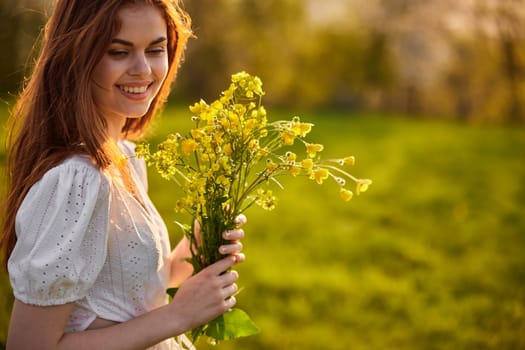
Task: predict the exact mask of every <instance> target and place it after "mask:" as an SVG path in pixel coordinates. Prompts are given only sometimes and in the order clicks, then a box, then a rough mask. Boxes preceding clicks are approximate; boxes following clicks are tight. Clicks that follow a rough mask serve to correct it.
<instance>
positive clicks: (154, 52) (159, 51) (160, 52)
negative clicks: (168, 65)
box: [146, 47, 166, 56]
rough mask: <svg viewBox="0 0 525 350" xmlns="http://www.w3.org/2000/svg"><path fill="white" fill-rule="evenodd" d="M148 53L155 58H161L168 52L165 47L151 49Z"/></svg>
mask: <svg viewBox="0 0 525 350" xmlns="http://www.w3.org/2000/svg"><path fill="white" fill-rule="evenodd" d="M146 52H147V53H148V54H150V55H153V56H161V55H163V54H164V52H166V49H165V48H164V47H155V48H152V49H149V50H148V51H146Z"/></svg>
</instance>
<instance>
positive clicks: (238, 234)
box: [222, 228, 244, 241]
mask: <svg viewBox="0 0 525 350" xmlns="http://www.w3.org/2000/svg"><path fill="white" fill-rule="evenodd" d="M222 238H224V239H226V240H228V241H238V240H240V239H243V238H244V230H243V229H240V228H238V229H234V230H228V231H224V232H223V233H222Z"/></svg>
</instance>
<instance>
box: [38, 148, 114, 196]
mask: <svg viewBox="0 0 525 350" xmlns="http://www.w3.org/2000/svg"><path fill="white" fill-rule="evenodd" d="M50 182H53V183H57V182H60V183H63V184H65V183H71V184H72V183H78V184H79V185H80V184H81V185H82V186H90V184H91V186H93V187H97V188H98V190H100V189H102V188H104V187H105V188H108V186H109V183H110V181H109V178H108V176H107V174H106V173H105V172H104V171H102V170H101V169H100V168H99V167H98V166H97V165H96V164H94V162H93V161H92V160H91V159H90V158H89V157H88V156H84V155H73V156H69V157H67V158H66V159H64V160H62V161H61V162H60V163H58V164H57V165H55V166H54V167H52V168H51V169H49V170H48V171H47V172H46V173H45V174H44V175H43V177H42V179H40V181H38V182H37V183H36V184H35V185H38V184H39V183H42V184H49V183H50Z"/></svg>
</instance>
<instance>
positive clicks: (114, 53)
mask: <svg viewBox="0 0 525 350" xmlns="http://www.w3.org/2000/svg"><path fill="white" fill-rule="evenodd" d="M127 54H128V52H127V51H124V50H109V51H108V55H110V56H112V57H124V56H126V55H127Z"/></svg>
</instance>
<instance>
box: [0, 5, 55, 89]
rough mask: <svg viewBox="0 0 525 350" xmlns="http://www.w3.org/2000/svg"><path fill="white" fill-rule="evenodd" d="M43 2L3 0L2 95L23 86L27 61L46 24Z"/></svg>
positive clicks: (0, 27)
mask: <svg viewBox="0 0 525 350" xmlns="http://www.w3.org/2000/svg"><path fill="white" fill-rule="evenodd" d="M44 6H45V4H44V2H43V1H37V0H0V93H3V94H6V93H10V94H15V93H16V92H17V91H18V90H19V89H20V87H21V83H22V81H23V77H24V72H25V67H26V62H30V60H29V59H28V57H29V56H30V53H31V48H32V47H33V42H34V40H35V38H36V37H37V36H38V33H39V31H40V28H41V27H42V25H43V22H44V15H43V8H44Z"/></svg>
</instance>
